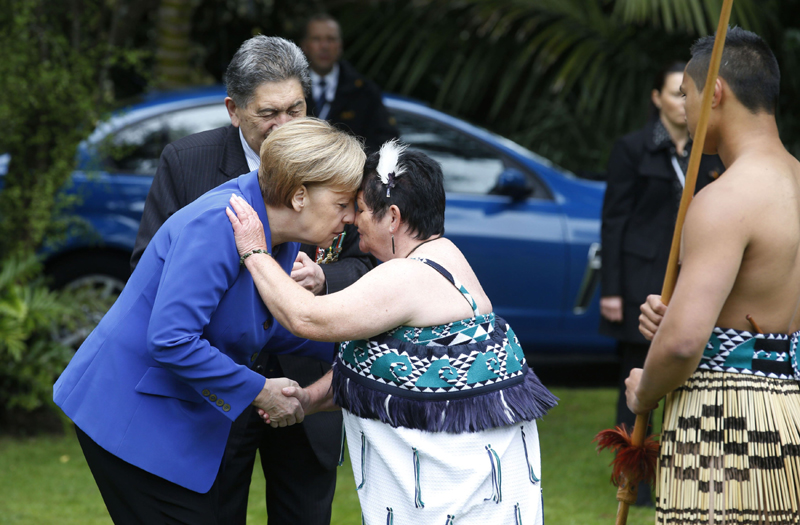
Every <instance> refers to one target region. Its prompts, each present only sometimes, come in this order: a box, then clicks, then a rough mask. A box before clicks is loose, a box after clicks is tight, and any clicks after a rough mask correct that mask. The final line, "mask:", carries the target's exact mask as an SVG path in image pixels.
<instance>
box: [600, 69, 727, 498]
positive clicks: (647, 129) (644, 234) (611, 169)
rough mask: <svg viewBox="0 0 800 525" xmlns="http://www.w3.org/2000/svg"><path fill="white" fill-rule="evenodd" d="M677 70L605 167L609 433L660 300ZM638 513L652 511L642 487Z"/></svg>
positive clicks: (706, 177) (680, 181) (708, 171)
mask: <svg viewBox="0 0 800 525" xmlns="http://www.w3.org/2000/svg"><path fill="white" fill-rule="evenodd" d="M685 66H686V64H685V63H683V62H674V63H672V64H669V65H668V66H667V67H665V68H664V69H662V70H661V71H660V72H659V73H658V75H656V77H655V81H654V83H653V90H652V91H651V94H650V100H651V101H652V103H653V113H654V118H652V119H651V120H650V122H648V123H647V124H646V125H645V126H644V128H642V129H640V130H638V131H635V132H633V133H630V134H628V135H625V136H624V137H622V138H621V139H619V140H618V141H617V143H616V144H615V145H614V148H613V150H612V151H611V156H610V158H609V162H608V182H607V187H606V193H605V198H604V201H603V215H602V228H601V241H602V245H603V255H602V256H603V266H602V270H601V298H600V315H601V320H600V333H601V334H603V335H607V336H610V337H613V338H615V339H617V354H618V356H619V361H620V375H619V383H618V388H619V396H618V402H617V420H616V422H617V425H620V424H623V423H624V424H625V425H627V426H628V428H629V429H633V424H634V422H635V421H636V417H635V415H634V414H633V413H632V412H631V411H630V410H629V409H628V407H627V405H626V400H625V378H626V377H628V374H629V373H630V371H631V369H633V368H641V367H642V366H643V365H644V360H645V356H646V355H647V349H648V348H649V342H648V341H647V340H646V339H645V338H644V337H643V336H642V335H641V334H640V333H639V329H638V327H639V313H640V312H639V305H641V304H642V303H643V302H644V301H645V299H646V298H647V296H648V295H650V294H654V293H660V291H661V286H662V284H663V281H664V274H665V273H666V268H667V259H668V258H669V251H670V247H671V245H672V234H673V231H674V228H675V220H676V219H677V214H678V206H679V204H680V199H681V193H682V191H683V185H684V179H685V174H686V169H687V167H688V163H689V153H690V151H691V139H690V138H689V132H688V130H687V127H686V113H685V111H684V102H683V95H682V94H681V92H680V86H681V81H682V79H683V70H684V67H685ZM722 170H723V166H722V163H721V161H720V160H719V157H717V156H704V157H703V160H702V162H701V163H700V171H699V173H698V177H697V191H699V190H700V189H702V188H703V187H704V186H706V185H707V184H708V183H710V182H711V181H712V180H714V177H715V176H717V175H718V174H719V173H721V172H722ZM637 504H639V505H652V502H651V491H650V488H649V485H647V484H644V483H643V484H642V485H641V486H640V490H639V499H638V501H637Z"/></svg>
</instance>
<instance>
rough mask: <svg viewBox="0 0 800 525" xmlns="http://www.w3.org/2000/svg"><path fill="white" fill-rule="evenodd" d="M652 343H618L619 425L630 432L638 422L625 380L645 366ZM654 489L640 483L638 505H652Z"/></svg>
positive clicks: (637, 497)
mask: <svg viewBox="0 0 800 525" xmlns="http://www.w3.org/2000/svg"><path fill="white" fill-rule="evenodd" d="M649 348H650V343H626V342H624V341H620V342H619V343H617V355H618V356H619V395H618V397H617V423H616V424H617V425H621V424H622V423H625V426H626V427H628V431H629V432H633V426H634V425H635V424H636V414H634V413H633V412H631V411H630V409H629V408H628V401H627V397H626V396H625V380H626V379H627V378H628V375H630V373H631V370H633V369H634V368H642V367H644V360H645V358H646V357H647V350H648V349H649ZM651 494H652V490H651V489H650V485H648V484H647V483H640V484H639V493H638V495H637V496H636V505H640V506H650V505H652V498H651Z"/></svg>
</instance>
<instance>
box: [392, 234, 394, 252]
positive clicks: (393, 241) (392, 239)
mask: <svg viewBox="0 0 800 525" xmlns="http://www.w3.org/2000/svg"><path fill="white" fill-rule="evenodd" d="M392 255H394V235H392Z"/></svg>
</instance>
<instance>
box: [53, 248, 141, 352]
mask: <svg viewBox="0 0 800 525" xmlns="http://www.w3.org/2000/svg"><path fill="white" fill-rule="evenodd" d="M128 261H129V259H128V257H126V256H125V255H124V254H118V253H108V252H81V253H77V254H71V255H68V256H65V257H63V258H60V259H58V260H55V261H53V262H52V263H48V265H47V273H48V275H50V277H51V278H52V287H53V288H54V289H56V290H66V291H68V292H69V295H70V297H71V298H72V299H73V300H74V309H75V310H76V311H77V312H78V315H77V316H76V318H77V319H78V320H77V322H76V324H75V325H74V326H72V327H71V328H70V329H65V330H61V331H59V333H57V334H56V335H55V337H56V338H57V339H58V341H59V342H61V343H63V344H66V345H68V346H70V347H72V348H74V349H76V350H77V349H78V347H79V346H80V345H81V344H82V343H83V341H84V340H85V339H86V337H88V335H89V334H90V333H91V331H92V330H94V327H95V326H97V323H99V322H100V320H101V319H102V318H103V316H104V315H105V314H106V312H107V311H108V309H109V308H111V306H112V305H113V304H114V302H115V301H116V300H117V297H119V294H120V293H122V289H123V288H124V287H125V283H126V282H127V280H128V277H130V266H129V262H128Z"/></svg>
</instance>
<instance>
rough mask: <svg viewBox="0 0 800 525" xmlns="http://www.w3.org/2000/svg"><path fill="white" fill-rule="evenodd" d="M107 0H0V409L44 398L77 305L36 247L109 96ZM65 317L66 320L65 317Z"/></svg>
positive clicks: (55, 235)
mask: <svg viewBox="0 0 800 525" xmlns="http://www.w3.org/2000/svg"><path fill="white" fill-rule="evenodd" d="M116 5H117V4H116V2H113V1H111V2H109V1H107V0H70V1H64V2H50V1H47V0H2V1H0V50H2V59H0V93H2V97H0V122H2V124H3V131H2V133H0V153H2V154H5V155H6V156H7V157H6V158H9V159H10V160H9V162H8V169H7V172H6V173H5V175H4V176H2V177H0V187H2V191H0V407H3V409H7V408H10V407H14V406H18V407H21V408H24V409H28V410H29V409H33V408H36V407H38V406H40V405H41V404H43V403H46V402H47V401H48V400H50V399H51V397H52V384H53V381H54V379H55V378H56V377H57V375H58V373H60V372H61V370H63V368H64V366H66V363H67V361H68V360H69V357H70V355H71V351H70V349H68V348H67V347H66V346H65V345H62V344H60V343H59V342H58V341H57V337H55V338H54V334H58V332H59V330H60V329H61V328H63V327H65V326H69V325H70V324H74V323H75V316H76V315H80V314H81V312H78V311H76V309H74V308H72V307H71V304H70V300H71V298H70V297H68V296H66V295H63V294H61V293H58V292H51V291H49V290H48V289H47V287H46V285H45V283H44V282H43V280H42V279H41V278H40V275H41V266H40V264H39V263H38V257H39V254H41V253H43V250H45V249H46V248H47V246H45V244H48V243H54V242H57V241H58V240H59V239H60V238H62V237H63V236H64V235H65V232H66V228H67V226H68V225H69V224H70V223H71V220H70V219H69V218H68V215H67V214H66V213H64V212H65V211H66V210H67V208H68V207H69V205H70V204H71V203H72V199H74V197H66V196H65V194H64V192H63V191H62V190H63V189H64V187H65V185H67V184H68V183H69V179H70V175H71V173H72V170H73V169H74V166H75V154H76V150H77V146H78V144H79V143H80V141H81V140H83V139H84V138H85V137H86V136H88V134H89V133H91V131H92V130H93V129H94V126H95V123H96V122H97V120H98V119H99V118H100V117H101V116H102V115H103V114H104V112H105V108H107V107H108V106H109V104H110V102H111V96H110V92H109V90H108V89H107V87H106V86H107V85H108V71H109V67H110V66H111V65H112V64H113V63H114V61H116V60H120V59H124V55H122V54H117V53H115V52H114V51H113V47H112V46H111V44H110V31H113V28H114V27H115V25H116V24H118V22H119V17H118V16H117V15H118V13H117V12H116V11H115V10H114V9H113V7H115V6H116ZM70 319H71V320H70Z"/></svg>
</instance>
